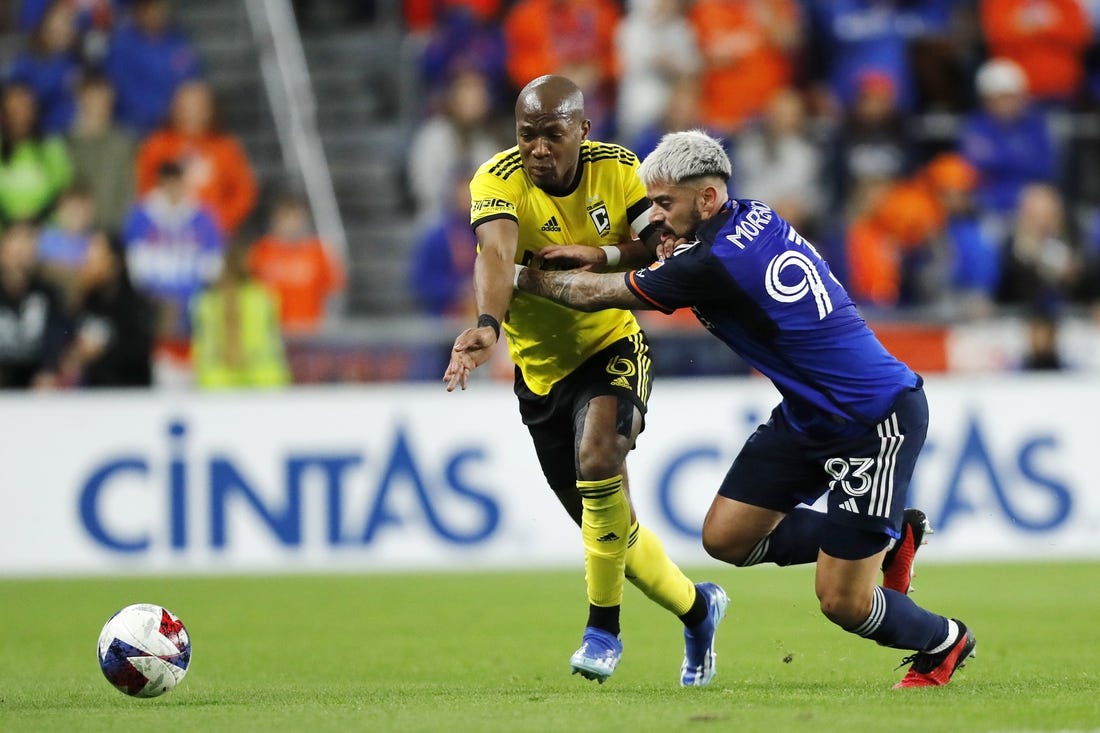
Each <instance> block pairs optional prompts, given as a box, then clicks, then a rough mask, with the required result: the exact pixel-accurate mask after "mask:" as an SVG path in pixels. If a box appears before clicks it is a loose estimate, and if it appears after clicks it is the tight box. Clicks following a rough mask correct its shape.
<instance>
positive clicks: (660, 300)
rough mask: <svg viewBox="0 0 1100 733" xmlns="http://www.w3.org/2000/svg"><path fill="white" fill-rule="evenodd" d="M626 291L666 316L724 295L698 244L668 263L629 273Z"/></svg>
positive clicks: (706, 255) (660, 263)
mask: <svg viewBox="0 0 1100 733" xmlns="http://www.w3.org/2000/svg"><path fill="white" fill-rule="evenodd" d="M626 287H627V289H629V290H630V292H632V293H634V295H635V296H637V297H638V298H639V299H640V300H643V301H645V302H646V303H649V304H650V305H651V306H653V307H654V308H656V309H657V310H659V311H661V312H663V313H672V312H673V311H675V310H677V309H678V308H690V307H691V306H694V305H699V304H701V303H703V302H705V301H707V300H711V299H713V298H714V297H715V296H717V295H719V294H720V292H721V286H720V284H719V282H718V278H717V277H716V275H715V270H714V268H713V267H712V263H711V262H710V258H709V256H708V254H707V252H706V250H705V249H704V248H703V247H700V246H699V245H698V244H694V245H682V246H681V247H680V248H679V249H678V250H677V252H676V253H675V254H673V255H672V256H671V257H669V258H668V259H666V260H664V261H660V260H659V261H657V262H654V263H653V264H652V265H650V266H649V267H646V268H644V269H641V270H635V271H633V272H628V273H626Z"/></svg>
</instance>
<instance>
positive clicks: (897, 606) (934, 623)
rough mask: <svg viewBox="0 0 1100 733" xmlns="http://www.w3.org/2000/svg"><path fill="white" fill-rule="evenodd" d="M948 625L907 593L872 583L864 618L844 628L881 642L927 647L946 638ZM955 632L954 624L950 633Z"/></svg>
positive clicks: (912, 647) (946, 620)
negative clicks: (870, 598) (875, 585)
mask: <svg viewBox="0 0 1100 733" xmlns="http://www.w3.org/2000/svg"><path fill="white" fill-rule="evenodd" d="M952 626H953V625H952V624H951V623H950V621H949V620H948V619H946V618H944V617H943V616H939V615H937V614H934V613H932V612H931V611H926V610H924V609H923V608H921V607H920V606H918V605H917V604H915V603H913V601H912V600H911V599H910V598H909V596H907V595H904V594H902V593H898V592H897V591H896V590H889V589H887V588H881V587H876V588H875V591H874V598H873V600H872V601H871V613H870V615H868V616H867V620H866V621H864V622H863V623H861V624H860V625H859V626H857V627H855V628H854V629H847V631H850V632H851V633H853V634H858V635H859V636H862V637H864V638H866V639H872V640H874V641H876V642H878V643H879V644H880V645H882V646H889V647H893V648H895V649H911V650H914V651H927V650H930V649H933V648H935V647H938V646H943V644H944V642H945V641H948V640H950V637H951V636H952V635H953V631H952ZM957 632H958V629H957V628H955V629H954V633H957Z"/></svg>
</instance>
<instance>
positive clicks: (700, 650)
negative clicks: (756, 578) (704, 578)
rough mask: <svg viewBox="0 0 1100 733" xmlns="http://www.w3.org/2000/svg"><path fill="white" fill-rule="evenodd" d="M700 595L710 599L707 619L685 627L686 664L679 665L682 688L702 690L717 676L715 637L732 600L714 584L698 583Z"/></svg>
mask: <svg viewBox="0 0 1100 733" xmlns="http://www.w3.org/2000/svg"><path fill="white" fill-rule="evenodd" d="M695 590H696V592H698V593H702V594H703V595H704V596H705V597H706V599H707V618H706V620H705V621H703V623H701V624H699V625H698V626H696V627H695V628H686V627H685V628H684V663H683V665H681V666H680V686H681V687H703V686H704V685H708V684H710V681H711V680H712V679H714V675H715V674H716V673H717V669H716V668H715V666H714V665H715V661H714V660H715V657H716V656H718V655H717V654H715V653H714V635H715V633H717V631H718V623H719V622H720V621H721V620H722V617H723V616H725V615H726V606H728V605H729V602H730V598H729V596H728V595H726V592H725V591H724V590H722V587H721V586H719V585H715V584H714V583H699V584H698V585H696V586H695Z"/></svg>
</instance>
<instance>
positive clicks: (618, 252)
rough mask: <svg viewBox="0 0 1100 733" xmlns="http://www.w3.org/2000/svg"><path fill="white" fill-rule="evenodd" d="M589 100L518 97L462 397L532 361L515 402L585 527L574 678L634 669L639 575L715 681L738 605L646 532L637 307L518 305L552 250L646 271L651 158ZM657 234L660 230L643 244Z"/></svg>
mask: <svg viewBox="0 0 1100 733" xmlns="http://www.w3.org/2000/svg"><path fill="white" fill-rule="evenodd" d="M589 128H590V123H589V121H588V120H586V119H585V118H584V98H583V96H582V94H581V92H580V90H579V89H578V88H577V86H576V85H575V84H574V83H573V82H571V81H570V80H568V79H566V78H565V77H561V76H543V77H539V78H538V79H535V80H534V81H532V82H531V83H529V84H528V85H527V86H526V87H524V88H523V90H522V91H521V92H520V94H519V98H518V99H517V101H516V137H517V143H518V144H517V146H516V147H514V148H512V149H510V150H506V151H504V152H501V153H498V154H497V155H495V156H494V157H493V158H492V159H491V160H489V161H488V162H486V163H485V164H484V165H482V166H481V168H480V169H479V170H478V171H477V173H476V174H475V176H474V178H473V180H472V181H471V183H470V192H471V194H472V201H473V203H472V205H471V209H470V223H471V225H472V226H473V227H474V231H475V233H476V234H477V238H478V247H479V251H478V257H477V262H476V265H475V270H474V291H475V295H476V297H477V304H478V312H479V313H480V315H479V317H478V323H477V326H476V327H475V328H470V329H467V330H465V331H463V333H462V334H460V335H459V337H458V338H457V339H456V340H455V346H454V349H453V351H452V352H451V361H450V363H449V364H448V365H447V370H446V372H445V374H444V377H443V379H444V382H445V383H446V385H447V391H453V390H454V389H455V387H458V386H461V387H462V389H466V386H467V379H468V377H469V374H470V372H471V371H473V370H474V369H475V368H477V367H478V366H480V365H481V364H483V363H485V361H486V360H488V358H489V356H490V352H491V350H492V349H493V347H494V346H495V344H496V342H497V340H498V339H499V338H500V336H501V330H503V332H504V333H505V334H506V335H507V341H508V350H509V353H510V355H511V357H512V359H513V361H515V363H516V379H515V392H516V396H517V397H518V398H519V405H520V415H521V417H522V418H523V422H524V424H525V425H526V426H527V428H528V430H529V431H530V433H531V438H532V440H533V442H534V445H535V452H536V454H537V455H538V459H539V464H540V465H541V466H542V471H543V473H544V475H545V476H546V480H547V482H548V483H549V484H550V488H551V489H552V490H553V491H554V492H555V494H556V495H557V497H558V499H559V501H561V503H562V505H563V506H564V507H565V510H566V511H567V512H568V513H569V516H570V517H572V519H573V521H575V522H576V523H577V524H578V525H580V527H581V536H582V539H583V541H584V550H585V553H584V554H585V581H586V584H587V588H588V602H589V611H588V620H587V623H586V626H585V630H584V634H583V637H582V643H581V647H580V648H579V649H578V650H577V651H576V652H575V653H574V654H573V656H572V657H571V658H570V666H571V667H572V670H573V672H574V673H579V674H581V675H583V676H584V677H586V678H588V679H594V680H598V681H599V682H601V683H602V682H603V681H604V680H606V679H607V678H608V677H609V676H610V675H611V673H612V672H614V671H615V667H616V666H617V665H618V663H619V659H620V657H621V656H622V643H621V641H620V639H619V607H620V604H621V602H622V596H623V582H624V579H629V580H630V581H631V582H632V583H634V585H636V586H637V587H638V588H639V589H641V590H642V592H643V593H645V594H646V595H647V596H648V597H649V598H651V599H652V600H654V601H655V602H657V603H658V604H660V605H661V606H663V607H664V608H666V609H668V610H669V611H671V612H673V613H674V614H676V615H677V616H679V618H680V619H681V620H682V621H683V623H684V639H685V652H684V661H683V664H682V666H681V671H680V682H681V684H683V685H685V686H701V685H706V684H707V683H709V682H710V681H711V679H713V677H714V673H715V669H714V657H715V654H714V635H715V631H716V630H717V626H718V622H719V621H720V620H721V618H722V615H723V614H724V613H725V608H726V604H727V603H728V598H727V597H726V593H725V591H723V590H722V588H720V587H719V586H717V585H715V584H713V583H700V584H698V585H696V584H694V583H692V581H691V580H689V579H688V578H687V577H686V576H685V575H684V574H683V573H682V572H681V571H680V569H679V568H678V567H676V565H675V564H674V563H673V562H672V560H670V559H669V557H668V555H667V554H665V551H664V547H663V546H662V545H661V542H660V540H659V539H657V537H656V535H654V534H653V533H652V532H650V531H649V530H648V529H646V528H644V527H641V526H640V525H639V524H638V521H637V518H636V516H635V513H634V510H633V507H632V506H631V503H630V497H629V487H628V485H627V477H626V464H625V460H626V455H627V453H628V452H629V451H630V450H631V449H632V448H633V447H634V443H635V440H636V439H637V437H638V435H639V433H641V431H642V429H643V427H644V415H645V410H646V401H647V400H648V398H649V390H650V380H651V374H650V359H649V345H648V342H647V341H646V337H645V334H644V333H643V332H642V330H641V329H640V328H639V326H638V323H637V321H636V320H635V319H634V316H633V315H632V314H631V313H629V312H628V311H622V310H608V311H600V312H596V313H582V312H579V311H576V310H572V309H569V308H566V307H564V306H561V305H558V304H556V303H553V302H550V301H549V300H545V299H540V298H537V297H534V296H532V295H529V294H527V293H521V292H515V293H513V278H514V276H515V265H516V264H529V263H531V262H533V261H538V260H539V252H540V250H542V249H543V248H545V247H551V246H559V245H565V244H575V243H585V244H591V245H592V246H597V247H601V248H602V250H603V252H604V254H605V259H606V261H607V262H606V264H607V266H611V267H614V266H615V265H620V266H624V267H625V266H629V265H631V264H637V265H638V266H642V265H644V264H647V263H649V262H651V261H652V260H653V258H654V254H655V252H656V250H655V246H656V244H655V242H656V237H654V238H653V240H654V243H653V244H652V245H647V244H644V243H643V242H642V241H639V240H635V239H632V230H634V231H641V229H642V227H643V225H644V224H645V223H646V220H647V212H648V210H649V206H650V204H649V201H648V200H647V199H646V195H645V187H644V186H643V185H642V183H641V180H640V179H639V178H638V174H637V168H638V159H637V157H636V156H635V155H634V154H633V153H631V152H630V151H629V150H627V149H626V148H623V147H621V146H619V145H611V144H608V143H601V142H596V141H592V140H588V139H587V137H588V131H589ZM642 234H643V238H644V235H645V232H642Z"/></svg>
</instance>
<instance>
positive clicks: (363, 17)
mask: <svg viewBox="0 0 1100 733" xmlns="http://www.w3.org/2000/svg"><path fill="white" fill-rule="evenodd" d="M311 5H312V3H311V2H310V0H299V1H298V2H295V3H294V6H295V9H296V11H297V12H298V13H299V14H300V16H301V17H302V19H303V20H305V19H306V18H307V17H308V16H309V15H310V12H309V11H310V8H311ZM353 5H354V7H355V8H356V10H355V11H354V12H353V13H352V15H354V16H355V22H360V23H371V22H375V13H374V4H373V3H371V2H360V3H354V4H353ZM14 8H15V9H14V10H13V11H12V12H11V13H10V14H11V16H12V18H13V22H14V23H15V26H16V27H15V29H14V30H15V32H16V36H17V38H18V40H19V44H20V47H19V49H18V51H17V52H15V53H6V54H5V56H4V57H5V58H6V59H9V61H8V63H6V64H5V65H4V67H3V68H2V69H0V388H9V389H22V388H50V389H57V388H70V387H94V386H143V385H149V384H151V383H154V382H158V383H163V382H164V381H165V380H166V378H165V377H164V376H163V374H161V375H160V376H158V375H157V374H156V373H155V370H156V369H159V370H161V372H163V371H164V370H163V367H164V365H166V364H167V365H171V364H174V363H178V364H181V365H185V371H186V374H187V375H188V376H187V377H186V378H187V380H189V381H190V380H193V381H194V382H195V383H197V384H198V385H200V386H202V387H235V386H273V385H281V384H286V383H287V382H288V381H290V380H291V372H290V369H289V367H288V359H287V347H286V344H287V342H288V337H290V338H289V341H290V342H293V341H294V338H295V337H298V336H305V337H307V338H308V335H309V334H316V333H318V332H319V330H320V329H322V326H323V325H324V324H325V322H326V320H329V317H330V316H331V315H332V311H333V308H332V305H333V303H334V300H335V299H337V298H338V297H339V295H340V293H341V291H342V290H343V289H344V288H345V287H346V274H345V273H346V269H347V265H346V263H344V262H342V261H341V260H340V258H339V257H337V256H334V255H333V253H332V252H331V250H330V248H329V247H328V246H327V244H326V243H325V242H323V241H322V240H321V239H320V238H319V237H318V236H317V234H316V233H315V232H314V230H313V227H312V222H311V215H310V207H309V206H308V203H307V202H306V201H305V200H304V199H303V197H302V196H301V195H299V194H298V193H296V192H295V191H294V190H291V189H289V188H288V190H286V191H268V192H265V193H266V194H267V195H266V196H265V197H264V198H266V199H270V200H271V202H272V203H271V205H270V206H269V207H264V210H262V211H261V210H258V201H259V200H260V198H261V197H260V190H259V185H258V183H257V180H256V177H255V175H254V172H253V166H252V164H251V162H250V160H249V158H248V155H247V154H246V152H245V150H244V148H243V146H242V145H241V142H240V140H239V138H238V137H237V135H236V134H234V131H233V130H229V129H226V128H225V127H224V126H223V125H221V124H220V123H219V121H218V120H219V115H218V109H217V108H218V104H217V100H216V98H215V95H214V93H213V90H212V88H211V85H210V84H209V82H208V80H207V78H206V71H205V69H204V66H203V60H202V58H201V57H200V56H201V54H200V53H199V51H198V49H197V47H196V46H195V44H194V43H193V40H192V39H190V38H189V37H188V36H187V34H186V33H185V32H183V31H182V30H181V29H180V28H179V27H178V24H177V23H176V22H174V16H173V11H174V8H173V4H172V2H170V0H21V2H18V3H17V4H15V6H14ZM402 12H403V23H404V28H403V33H404V34H405V37H406V47H407V48H411V49H414V55H415V64H416V69H415V77H416V87H417V88H416V89H415V90H413V89H405V90H403V93H404V94H406V95H407V96H409V97H412V98H413V99H415V104H416V114H417V116H418V119H417V120H416V124H415V125H414V126H413V127H412V128H411V129H410V133H409V142H408V148H407V156H406V166H405V175H404V176H403V179H402V180H400V181H394V185H395V186H401V187H403V188H404V189H405V191H406V192H407V194H408V200H409V202H410V207H411V208H412V209H413V214H414V217H415V221H416V225H417V231H416V235H415V242H411V243H410V245H411V246H409V247H408V248H406V249H407V251H408V252H409V260H408V283H409V287H410V291H411V292H412V293H414V295H415V297H416V301H417V303H418V307H419V309H420V311H421V312H422V313H423V314H425V315H427V316H430V317H433V318H435V317H444V318H446V317H453V318H463V317H468V316H471V315H473V308H474V306H473V303H472V300H471V298H472V288H471V272H472V268H473V261H474V258H475V255H476V242H475V241H474V237H473V234H472V232H471V231H470V228H469V224H468V221H469V204H470V201H469V189H468V183H469V179H470V176H471V175H472V174H473V172H474V171H475V170H476V169H477V167H478V165H480V163H482V162H483V161H484V160H486V159H487V158H489V157H490V156H491V155H492V154H493V153H495V152H497V151H498V150H501V149H504V148H507V147H510V146H511V145H513V144H514V143H515V134H514V129H513V126H512V105H513V102H514V99H515V94H516V92H517V91H518V89H519V88H521V87H522V86H523V85H524V84H526V83H527V82H528V81H529V80H530V79H532V78H533V77H535V76H538V75H541V74H544V73H551V72H553V73H560V74H565V75H567V76H569V77H570V78H572V79H573V80H574V81H576V82H577V83H578V84H579V85H580V86H581V87H582V88H583V89H584V90H585V96H586V110H587V114H588V116H589V117H590V118H591V119H592V122H593V128H592V137H593V138H596V139H600V140H605V141H613V142H619V143H621V144H623V145H626V146H627V147H629V148H630V149H632V150H633V151H635V152H636V153H637V154H638V155H639V156H640V157H644V156H645V155H646V154H647V153H648V152H649V151H651V150H652V149H653V148H654V147H655V146H656V144H657V141H658V140H659V139H660V137H661V135H662V134H664V133H665V132H669V131H674V130H681V129H688V128H703V129H706V130H708V131H710V132H711V133H713V134H715V135H717V136H720V137H721V139H723V140H724V141H725V142H726V144H727V145H728V147H729V151H730V154H731V157H732V158H733V160H734V161H735V167H734V178H733V180H731V182H730V188H731V193H732V194H733V195H734V196H736V197H738V198H759V199H761V200H763V201H765V202H767V203H769V204H771V205H772V206H774V208H775V209H776V210H777V211H779V212H780V213H781V214H782V215H783V216H785V217H786V218H787V219H789V220H790V221H791V222H792V223H793V224H794V225H795V226H796V227H797V228H798V230H799V231H800V232H801V233H802V234H803V235H805V236H806V237H808V238H809V239H811V241H813V242H815V244H816V245H817V246H818V247H819V249H821V250H822V251H823V254H824V255H825V256H826V257H827V259H828V260H829V261H830V264H831V265H832V267H833V269H834V271H835V272H836V274H837V276H838V277H839V278H840V279H841V280H842V282H844V283H845V285H846V286H847V287H848V289H849V291H850V292H851V293H852V295H853V296H854V298H855V299H856V300H857V301H858V302H859V303H860V304H861V305H863V306H864V307H866V308H867V309H869V310H871V309H875V310H877V311H878V312H883V313H899V312H910V310H912V311H913V312H919V313H921V314H922V315H924V316H928V317H932V318H935V319H941V320H952V319H954V320H963V319H978V318H984V317H986V316H989V315H992V314H998V313H1004V312H1014V313H1022V314H1026V315H1027V316H1028V317H1029V318H1031V323H1032V341H1033V344H1034V351H1035V353H1034V354H1032V356H1031V357H1029V360H1030V361H1029V365H1033V366H1034V367H1035V368H1056V367H1057V366H1059V360H1058V358H1057V351H1056V348H1055V346H1054V344H1055V343H1056V335H1057V334H1056V332H1057V327H1058V323H1059V321H1060V319H1061V318H1062V317H1063V314H1065V313H1066V312H1067V310H1077V311H1080V312H1089V310H1090V309H1094V310H1095V304H1096V303H1097V301H1098V299H1100V124H1098V122H1097V119H1098V117H1100V44H1098V41H1097V39H1098V32H1097V29H1098V27H1100V0H960V1H950V0H406V1H405V2H404V3H403V5H402ZM9 37H10V36H9ZM250 233H251V234H250ZM337 302H338V301H337ZM433 364H434V362H433ZM395 369H396V370H397V371H396V372H394V374H391V375H390V376H395V377H400V376H402V375H405V376H407V371H408V366H407V362H406V361H402V365H400V366H399V367H395ZM433 369H434V366H433V367H431V368H426V369H425V374H427V373H428V372H431V373H432V374H433V375H434V374H435V372H434V371H433ZM169 371H170V370H169ZM388 373H389V372H387V374H388ZM436 376H437V375H436ZM167 381H171V377H170V375H169V377H167Z"/></svg>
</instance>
